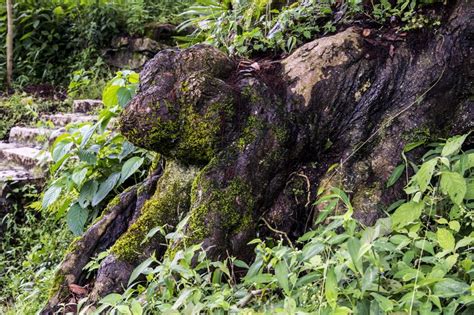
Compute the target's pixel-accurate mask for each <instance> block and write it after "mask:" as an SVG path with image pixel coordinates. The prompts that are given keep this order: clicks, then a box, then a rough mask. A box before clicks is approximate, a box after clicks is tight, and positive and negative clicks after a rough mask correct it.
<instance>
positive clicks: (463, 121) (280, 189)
mask: <svg viewBox="0 0 474 315" xmlns="http://www.w3.org/2000/svg"><path fill="white" fill-rule="evenodd" d="M473 24H474V17H473V4H472V2H469V1H458V3H457V4H455V5H452V6H450V7H449V10H448V12H447V13H446V16H445V17H444V20H443V26H442V27H441V28H440V29H438V30H436V31H435V30H423V31H420V32H415V33H412V34H409V35H408V36H407V37H400V38H396V39H395V40H393V34H392V35H390V36H386V34H385V33H382V32H377V31H375V30H374V31H373V32H372V35H371V36H370V37H368V38H367V37H364V36H363V35H362V30H360V29H357V28H348V29H346V30H345V31H343V32H340V33H338V34H336V35H333V36H328V37H325V38H321V39H317V40H315V41H313V42H310V43H308V44H306V45H304V46H302V47H301V48H299V49H298V50H296V51H295V52H294V53H292V54H291V55H290V56H289V57H287V58H286V59H283V60H280V61H273V62H261V63H259V64H253V65H251V66H242V63H239V62H237V61H235V60H231V59H230V58H228V57H227V56H226V55H225V54H223V53H222V52H220V51H218V50H217V49H215V48H212V47H209V46H204V45H199V46H195V47H192V48H190V49H186V50H166V51H163V52H160V53H159V54H157V55H156V56H155V58H154V59H152V60H151V61H150V62H149V63H148V64H147V65H146V67H145V69H144V70H143V72H142V74H141V78H142V79H141V85H140V91H139V93H138V94H137V96H136V97H135V98H134V99H133V100H132V102H131V104H130V105H129V106H128V107H127V109H126V110H125V112H124V113H123V115H122V117H121V130H122V132H123V134H124V135H125V136H126V137H127V138H128V139H129V140H130V141H132V142H133V143H135V144H136V145H138V146H141V147H144V148H147V149H150V150H154V151H157V152H160V153H161V154H162V155H163V156H165V157H166V159H167V161H168V162H167V163H168V165H167V166H165V167H164V168H165V171H164V175H162V176H161V177H160V179H158V183H157V185H156V189H155V193H154V195H153V196H152V197H151V198H150V199H149V200H148V201H146V203H145V205H144V206H143V207H140V210H139V211H138V212H135V215H134V216H132V217H133V219H131V220H130V222H129V223H128V225H127V224H126V227H124V228H122V229H120V233H117V234H116V235H115V236H117V237H116V241H115V242H114V244H112V243H110V244H109V243H107V246H103V247H101V248H105V247H107V248H110V251H109V257H107V258H106V259H105V261H104V262H103V263H102V265H101V267H100V268H99V271H98V274H97V276H96V278H95V281H92V283H91V284H90V288H91V292H92V293H91V295H90V296H91V298H92V299H93V300H95V299H97V298H98V297H100V296H102V295H104V294H106V293H109V292H112V291H119V290H120V289H121V286H123V285H124V283H126V280H127V279H128V277H129V275H130V272H131V270H132V269H133V266H136V265H137V264H138V263H139V262H140V261H142V260H143V259H144V258H145V257H146V255H148V254H150V253H151V252H153V251H155V252H156V253H157V255H158V256H160V255H167V254H168V255H173V253H174V252H175V251H176V250H177V249H179V248H181V247H182V246H184V245H186V244H196V243H202V244H203V245H202V246H203V249H204V250H206V251H207V252H208V254H209V255H210V256H212V257H213V258H219V257H222V256H223V255H234V256H238V257H240V258H242V259H251V257H252V248H249V247H248V246H247V242H248V241H249V240H251V239H252V238H255V237H256V236H265V235H273V233H274V231H275V230H279V231H280V232H279V233H277V234H276V235H273V236H279V235H281V234H283V233H285V234H286V235H287V236H288V237H289V238H295V237H298V236H299V235H301V233H303V232H304V231H305V229H307V228H309V227H311V225H312V224H311V222H312V219H313V217H314V215H315V212H317V210H318V209H315V208H314V207H313V206H312V202H313V201H314V200H315V196H316V191H317V190H318V188H329V187H331V186H336V187H340V188H343V189H344V190H346V191H349V192H350V195H351V199H352V202H353V205H354V208H355V209H356V212H355V216H356V217H357V218H358V219H359V220H361V221H362V222H363V223H365V224H371V223H372V222H374V220H375V219H376V218H378V217H380V216H381V215H383V214H382V212H381V211H380V209H382V208H383V207H385V206H387V205H388V204H390V203H391V202H392V201H394V200H396V199H398V197H399V195H400V193H401V188H402V187H401V185H402V184H398V185H395V186H393V187H391V188H388V189H387V188H385V187H386V185H385V184H386V181H387V179H388V177H389V176H390V174H391V172H392V171H393V169H394V167H395V166H396V165H397V164H399V163H400V160H401V155H400V153H401V152H402V150H403V147H404V146H405V144H407V143H409V142H413V141H416V140H420V139H425V140H426V138H429V137H432V138H436V137H439V136H449V135H452V134H458V133H463V132H467V131H469V130H472V128H473V127H474V125H473V121H474V119H473V118H474V114H473V109H474V108H473V102H472V95H473V93H472V79H473V77H472V74H473V69H472V67H471V66H472V65H471V64H470V62H471V61H470V60H472V44H473V42H472V39H473V38H474V36H473V35H474V34H473V30H474V25H473ZM387 38H389V39H390V40H389V39H387ZM411 154H413V155H414V156H415V157H416V156H419V155H420V154H421V152H420V151H417V150H414V151H412V152H411ZM334 163H339V166H338V167H337V168H335V169H333V170H332V171H331V172H329V173H328V172H327V170H328V168H329V167H330V166H331V165H332V164H334ZM150 195H151V194H150ZM122 203H123V202H122ZM135 209H137V207H135ZM185 215H187V216H188V221H187V223H186V224H185V226H184V230H183V233H184V237H182V238H180V239H178V240H176V241H175V242H174V243H173V244H171V246H169V247H168V248H167V249H166V248H163V247H162V244H163V240H162V239H160V237H154V238H152V239H148V240H147V241H146V242H144V243H143V242H142V240H143V239H144V238H145V236H146V234H147V233H148V231H149V230H150V229H151V228H153V227H154V226H156V225H165V224H166V225H167V227H168V229H171V230H172V229H173V227H176V225H177V223H178V219H179V218H180V217H184V216H185ZM105 216H106V215H105ZM105 216H104V217H105ZM263 222H265V223H263ZM94 227H95V225H94V226H93V227H91V229H90V230H89V231H91V230H93V229H94ZM107 229H109V228H107ZM88 233H90V232H87V233H86V235H85V236H84V238H87V237H88V235H89V234H88ZM119 234H120V235H119ZM84 238H83V239H84ZM79 242H81V241H79ZM94 253H97V250H88V251H87V252H84V249H82V248H78V249H77V248H76V249H75V250H73V251H72V254H69V255H72V256H74V255H82V254H83V255H84V256H85V258H84V261H82V262H81V263H80V264H77V265H76V267H75V269H76V271H77V275H75V276H74V277H72V278H68V277H69V275H70V273H69V271H67V270H65V269H64V268H63V269H62V271H63V272H62V275H63V276H65V277H63V278H59V279H60V280H62V281H60V282H59V284H60V286H59V288H60V289H59V290H58V291H57V292H61V294H58V293H56V295H55V298H56V299H55V300H54V299H52V300H51V301H50V303H49V305H48V307H47V308H46V309H45V312H46V313H47V312H48V311H50V310H51V309H54V307H55V306H56V305H57V302H58V301H59V300H60V299H61V298H64V296H66V295H67V288H68V285H70V284H72V283H74V284H79V285H84V284H86V282H85V281H83V280H81V277H80V276H79V275H80V273H81V271H80V270H81V269H82V267H83V265H84V263H85V262H86V260H87V259H89V258H90V257H91V255H92V254H94ZM70 260H71V259H70V258H68V257H66V259H65V261H64V262H63V266H65V265H67V264H68V263H69V261H70ZM60 274H61V273H60ZM64 279H65V280H64ZM81 281H82V282H81Z"/></svg>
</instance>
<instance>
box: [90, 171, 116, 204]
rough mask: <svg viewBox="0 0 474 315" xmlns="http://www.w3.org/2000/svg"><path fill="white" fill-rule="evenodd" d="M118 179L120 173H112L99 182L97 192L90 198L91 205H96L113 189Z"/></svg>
mask: <svg viewBox="0 0 474 315" xmlns="http://www.w3.org/2000/svg"><path fill="white" fill-rule="evenodd" d="M119 179H120V173H113V174H112V175H110V176H109V177H108V178H107V179H106V180H105V181H104V182H102V183H100V185H99V189H98V190H97V193H96V194H95V195H94V198H92V206H93V207H95V206H97V205H98V204H99V203H100V202H101V201H102V200H104V199H105V197H107V196H108V194H109V193H110V192H111V191H112V189H114V187H115V185H116V184H117V183H118V181H119Z"/></svg>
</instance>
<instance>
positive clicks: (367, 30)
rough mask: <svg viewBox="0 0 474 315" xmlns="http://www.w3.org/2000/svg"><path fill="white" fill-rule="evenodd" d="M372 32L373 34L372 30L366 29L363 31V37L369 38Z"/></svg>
mask: <svg viewBox="0 0 474 315" xmlns="http://www.w3.org/2000/svg"><path fill="white" fill-rule="evenodd" d="M371 32H372V30H371V29H369V28H364V30H363V31H362V36H364V37H369V36H370V33H371Z"/></svg>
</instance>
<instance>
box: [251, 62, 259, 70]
mask: <svg viewBox="0 0 474 315" xmlns="http://www.w3.org/2000/svg"><path fill="white" fill-rule="evenodd" d="M250 66H251V67H252V68H254V69H255V70H257V71H259V70H260V65H259V64H258V62H254V63H252V64H251V65H250Z"/></svg>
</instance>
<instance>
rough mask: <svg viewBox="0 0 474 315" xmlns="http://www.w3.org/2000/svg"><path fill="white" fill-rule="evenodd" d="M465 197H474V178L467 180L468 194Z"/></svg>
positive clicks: (467, 198)
mask: <svg viewBox="0 0 474 315" xmlns="http://www.w3.org/2000/svg"><path fill="white" fill-rule="evenodd" d="M464 199H466V200H472V199H474V178H470V179H467V180H466V194H465V195H464Z"/></svg>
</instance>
